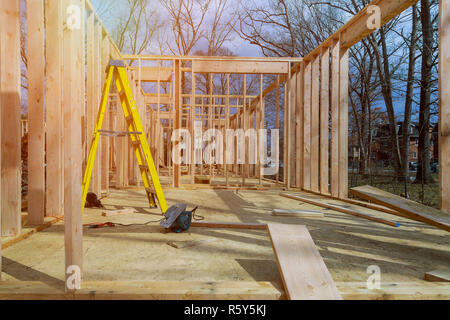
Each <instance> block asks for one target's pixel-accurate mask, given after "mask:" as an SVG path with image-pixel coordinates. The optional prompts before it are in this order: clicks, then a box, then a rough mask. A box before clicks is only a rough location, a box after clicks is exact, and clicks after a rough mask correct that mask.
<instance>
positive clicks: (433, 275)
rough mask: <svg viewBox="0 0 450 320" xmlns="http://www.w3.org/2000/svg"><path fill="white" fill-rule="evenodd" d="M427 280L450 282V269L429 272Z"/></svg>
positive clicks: (426, 276) (426, 274)
mask: <svg viewBox="0 0 450 320" xmlns="http://www.w3.org/2000/svg"><path fill="white" fill-rule="evenodd" d="M425 280H427V281H429V282H450V269H445V270H435V271H430V272H427V273H425Z"/></svg>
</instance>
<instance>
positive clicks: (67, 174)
mask: <svg viewBox="0 0 450 320" xmlns="http://www.w3.org/2000/svg"><path fill="white" fill-rule="evenodd" d="M83 4H84V1H81V0H64V2H63V6H64V12H66V8H67V7H68V6H69V5H78V6H79V7H80V8H84V5H83ZM83 10H84V9H83ZM83 10H82V12H83ZM83 39H84V37H83V31H82V29H77V28H73V30H71V29H69V28H66V29H65V30H64V54H63V59H64V60H63V61H64V72H63V83H64V95H63V106H64V124H65V126H64V217H65V225H64V231H65V259H66V264H65V265H66V268H65V270H67V269H68V267H70V266H78V267H79V268H80V269H81V270H82V267H83V266H82V264H83V251H82V247H83V223H82V162H83V159H82V153H81V152H80V150H81V112H82V111H81V108H79V105H80V104H81V101H84V99H83V96H81V92H82V90H81V88H83V87H84V85H83V83H84V58H83V57H84V54H83V53H82V52H81V50H80V47H83V46H82V45H81V46H80V44H81V43H84V41H83ZM83 93H84V92H83ZM82 99H83V100H82ZM66 277H67V278H68V277H69V275H68V274H66ZM68 291H71V290H68Z"/></svg>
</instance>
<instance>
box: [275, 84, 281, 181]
mask: <svg viewBox="0 0 450 320" xmlns="http://www.w3.org/2000/svg"><path fill="white" fill-rule="evenodd" d="M276 83H277V89H276V90H277V91H276V103H277V106H276V110H277V114H276V129H277V130H280V76H279V75H277V82H276ZM276 181H277V183H278V182H279V181H280V167H279V166H278V168H277V176H276Z"/></svg>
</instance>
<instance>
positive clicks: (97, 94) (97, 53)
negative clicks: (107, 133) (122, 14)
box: [88, 20, 104, 196]
mask: <svg viewBox="0 0 450 320" xmlns="http://www.w3.org/2000/svg"><path fill="white" fill-rule="evenodd" d="M102 33H103V30H102V26H101V24H100V22H99V21H97V20H96V21H95V23H94V37H93V65H92V68H93V74H92V76H93V86H92V88H91V90H92V95H93V97H92V110H93V114H92V117H93V121H92V123H93V125H94V127H93V128H92V132H93V130H94V128H95V125H96V121H97V114H98V110H99V108H100V99H101V94H102V93H101V90H102V88H101V87H102V78H103V75H104V72H103V71H102V56H101V54H102ZM88 88H89V87H88ZM102 142H103V140H102V139H101V140H100V141H99V146H98V150H101V149H102V144H101V143H102ZM90 146H91V144H90V143H89V148H90ZM91 186H92V188H91V189H92V192H94V193H95V194H97V195H98V196H100V195H101V193H102V180H101V157H97V158H96V159H95V162H94V168H93V170H92V184H91Z"/></svg>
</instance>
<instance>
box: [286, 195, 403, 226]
mask: <svg viewBox="0 0 450 320" xmlns="http://www.w3.org/2000/svg"><path fill="white" fill-rule="evenodd" d="M280 195H281V196H282V197H285V198H289V199H293V200H298V201H302V202H306V203H309V204H312V205H315V206H318V207H321V208H326V209H331V210H334V211H338V212H342V213H346V214H349V215H352V216H355V217H359V218H364V219H367V220H371V221H374V222H379V223H382V224H385V225H388V226H391V227H399V224H398V223H396V222H391V221H387V220H385V219H381V218H376V217H373V216H370V215H368V214H366V213H364V212H360V211H358V210H355V209H347V208H344V207H342V206H339V205H334V204H330V203H325V202H323V201H322V200H313V199H309V198H306V197H302V196H299V195H293V194H283V193H282V194H280Z"/></svg>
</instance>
